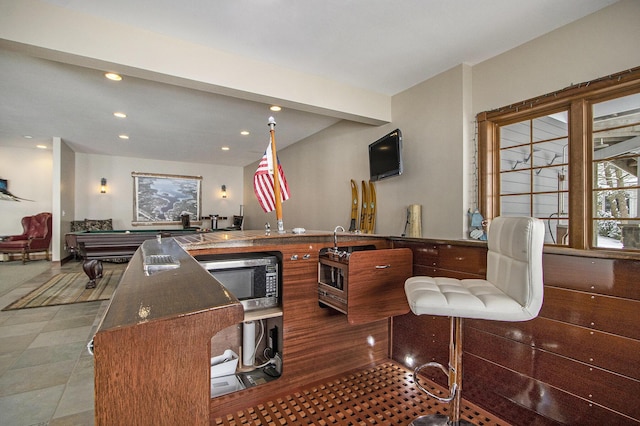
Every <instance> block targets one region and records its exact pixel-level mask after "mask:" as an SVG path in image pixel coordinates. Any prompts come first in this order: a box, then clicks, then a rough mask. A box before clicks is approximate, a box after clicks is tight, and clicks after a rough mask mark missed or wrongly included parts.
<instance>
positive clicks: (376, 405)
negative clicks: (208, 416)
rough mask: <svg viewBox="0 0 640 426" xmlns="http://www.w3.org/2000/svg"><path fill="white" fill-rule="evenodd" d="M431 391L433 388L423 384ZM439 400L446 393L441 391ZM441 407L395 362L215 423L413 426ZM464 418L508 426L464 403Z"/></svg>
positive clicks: (443, 410) (445, 408) (444, 407)
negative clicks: (414, 422)
mask: <svg viewBox="0 0 640 426" xmlns="http://www.w3.org/2000/svg"><path fill="white" fill-rule="evenodd" d="M421 382H422V383H423V384H424V385H426V384H428V383H429V382H428V381H427V380H426V379H422V377H421ZM430 390H431V391H432V392H433V393H435V394H442V392H443V390H442V388H440V387H439V386H437V385H435V384H434V385H433V386H432V387H431V389H430ZM448 409H449V407H448V404H442V403H440V402H438V401H436V400H434V399H432V398H430V397H428V396H427V395H425V394H423V393H422V392H420V390H419V389H417V387H416V386H415V385H414V383H413V373H412V372H411V371H409V370H407V369H406V368H404V367H403V366H401V365H399V364H396V363H394V362H387V363H384V364H381V365H377V366H375V367H372V368H369V369H366V370H357V371H352V372H349V373H347V374H344V375H341V376H339V377H336V378H334V379H331V380H327V381H326V382H323V383H320V384H316V385H310V386H309V387H307V388H306V389H304V390H301V391H297V392H292V393H290V394H288V395H286V396H282V397H276V398H274V399H271V400H269V401H267V402H264V403H262V404H258V405H256V406H254V407H249V408H246V409H245V410H243V411H238V412H236V413H229V414H227V415H224V416H221V417H218V418H216V419H214V421H213V424H214V425H229V426H236V425H318V426H329V425H408V424H409V423H410V422H411V420H413V419H414V418H416V417H418V416H422V415H425V414H445V415H446V414H447V413H448ZM461 418H462V419H465V420H468V421H470V422H472V423H474V424H476V425H478V426H507V425H508V424H507V423H505V422H503V421H501V420H499V419H497V418H495V417H492V416H491V415H490V414H489V413H486V412H485V411H483V410H480V409H478V408H477V407H474V406H473V405H471V404H469V403H468V402H467V401H464V399H463V401H462V412H461Z"/></svg>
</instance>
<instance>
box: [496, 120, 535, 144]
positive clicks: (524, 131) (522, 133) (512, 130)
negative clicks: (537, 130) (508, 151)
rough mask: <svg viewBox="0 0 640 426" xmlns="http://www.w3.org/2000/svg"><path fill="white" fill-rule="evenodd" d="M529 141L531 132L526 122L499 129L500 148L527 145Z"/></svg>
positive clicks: (528, 123)
mask: <svg viewBox="0 0 640 426" xmlns="http://www.w3.org/2000/svg"><path fill="white" fill-rule="evenodd" d="M530 141H531V132H530V122H529V121H528V120H527V121H521V122H519V123H515V124H509V125H508V126H503V127H500V148H508V147H510V146H515V145H523V144H528V143H529V142H530Z"/></svg>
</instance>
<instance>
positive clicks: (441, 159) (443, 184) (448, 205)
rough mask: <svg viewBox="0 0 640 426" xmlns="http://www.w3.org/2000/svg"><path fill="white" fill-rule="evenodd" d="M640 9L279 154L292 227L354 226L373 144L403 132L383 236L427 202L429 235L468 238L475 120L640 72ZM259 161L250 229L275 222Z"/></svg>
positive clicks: (532, 46)
mask: <svg viewBox="0 0 640 426" xmlns="http://www.w3.org/2000/svg"><path fill="white" fill-rule="evenodd" d="M639 18H640V2H639V1H634V0H623V1H621V2H618V3H616V4H614V5H612V6H610V7H608V8H605V9H603V10H601V11H599V12H596V13H595V14H593V15H590V16H587V17H585V18H583V19H581V20H579V21H576V22H574V23H572V24H569V25H567V26H565V27H562V28H560V29H558V30H556V31H553V32H551V33H549V34H547V35H545V36H542V37H540V38H538V39H535V40H532V41H531V42H529V43H526V44H524V45H522V46H519V47H518V48H515V49H513V50H511V51H509V52H506V53H504V54H502V55H499V56H497V57H495V58H492V59H489V60H487V61H485V62H483V63H481V64H478V65H475V66H473V67H470V66H468V65H460V66H458V67H455V68H453V69H451V70H448V71H446V72H444V73H442V74H440V75H438V76H436V77H434V78H432V79H429V80H427V81H425V82H423V83H421V84H419V85H417V86H415V87H412V88H410V89H408V90H407V91H405V92H402V93H400V94H398V95H396V96H394V97H393V100H392V116H393V122H392V123H391V124H388V125H384V126H381V127H367V126H365V125H356V124H353V123H346V122H343V123H339V124H337V125H335V126H333V127H331V128H329V129H327V130H325V131H322V132H319V133H317V134H315V135H313V136H312V137H310V138H308V139H306V140H304V141H302V142H300V143H298V144H295V145H293V146H290V147H287V148H286V149H284V150H281V151H280V153H279V156H280V160H281V162H282V164H283V167H284V169H285V173H286V176H287V179H288V181H289V184H290V186H291V192H292V195H291V199H290V200H289V201H287V202H286V203H285V204H284V207H283V216H284V223H285V228H286V229H291V228H292V227H294V226H302V227H305V228H308V229H324V230H332V229H333V228H334V226H335V225H342V226H345V228H346V227H347V225H348V218H349V200H350V185H349V179H351V178H353V179H356V180H358V181H359V180H361V179H368V165H367V160H366V155H367V149H366V147H367V145H368V144H369V143H371V142H373V141H374V140H376V139H377V138H378V137H379V136H382V135H383V134H385V133H387V132H388V131H390V130H393V129H394V128H396V127H399V128H400V129H401V130H402V131H403V134H404V137H405V145H404V147H405V151H404V161H405V174H404V175H403V176H400V177H395V178H391V179H389V180H388V181H382V182H380V183H378V184H377V195H378V217H377V226H376V232H377V233H379V234H385V235H400V233H401V232H402V228H403V225H404V221H405V217H404V209H405V208H406V206H408V205H410V204H414V203H415V204H421V205H422V207H423V209H422V211H423V218H422V222H423V223H422V229H423V236H424V237H434V238H461V237H464V236H465V235H466V227H467V217H466V212H467V210H468V209H469V208H473V207H475V191H474V188H473V187H474V185H475V183H476V182H475V175H474V165H475V161H474V153H475V140H474V139H475V133H474V132H475V126H474V120H475V115H476V114H478V113H479V112H482V111H486V110H490V109H494V108H497V107H500V106H504V105H508V104H510V103H515V102H519V101H523V100H525V99H529V98H532V97H534V96H540V95H544V94H546V93H549V92H553V91H555V90H560V89H562V88H565V87H567V86H569V85H570V84H572V83H579V82H583V81H588V80H591V79H595V78H599V77H602V76H606V75H609V74H611V73H615V72H618V71H623V70H626V69H629V68H632V67H635V66H638V65H640V49H638V48H637V41H638V40H640V25H638V19H639ZM256 166H257V162H256V163H255V164H252V165H250V166H248V167H247V168H245V172H244V176H245V181H246V182H247V185H248V187H247V188H245V200H246V204H247V206H249V207H250V208H249V209H248V210H247V214H246V216H247V223H248V225H249V226H250V227H253V228H262V226H263V225H264V222H265V221H270V222H271V225H272V228H273V227H274V225H275V215H274V214H273V213H271V214H265V213H263V212H262V210H261V209H260V207H259V206H258V204H257V202H255V196H254V195H253V190H252V188H251V187H250V182H251V180H250V179H251V178H252V176H253V172H254V171H255V168H256Z"/></svg>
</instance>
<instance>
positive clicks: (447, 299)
mask: <svg viewBox="0 0 640 426" xmlns="http://www.w3.org/2000/svg"><path fill="white" fill-rule="evenodd" d="M405 292H406V294H407V300H408V301H409V306H410V308H411V311H412V312H413V313H414V314H416V315H425V314H427V315H440V316H452V317H461V318H476V319H487V320H497V321H524V320H527V319H530V318H531V313H530V312H528V311H527V309H526V307H524V306H522V305H520V304H519V303H518V302H516V301H515V300H514V299H513V298H511V297H509V296H507V295H506V294H505V293H503V292H502V290H500V289H499V288H497V287H496V286H494V285H493V284H491V283H490V282H489V281H486V280H479V279H466V280H458V279H455V278H445V277H411V278H409V279H408V280H407V281H406V282H405Z"/></svg>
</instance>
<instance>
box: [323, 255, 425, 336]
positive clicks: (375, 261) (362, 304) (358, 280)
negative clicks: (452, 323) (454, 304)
mask: <svg viewBox="0 0 640 426" xmlns="http://www.w3.org/2000/svg"><path fill="white" fill-rule="evenodd" d="M412 270H413V255H412V252H411V250H410V249H408V248H399V249H384V250H366V251H356V252H353V253H351V255H350V257H349V260H348V262H344V263H343V262H336V261H333V260H329V259H323V258H321V259H320V263H319V269H318V299H319V301H320V302H321V303H323V304H325V305H328V306H330V307H332V308H335V309H337V310H338V311H340V312H342V313H346V314H347V320H348V321H349V323H350V324H364V323H368V322H372V321H378V320H381V319H385V318H389V317H391V316H395V315H402V314H405V313H407V312H409V304H408V303H407V299H406V296H405V294H404V282H405V281H406V279H407V278H409V277H410V276H411V273H412Z"/></svg>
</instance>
